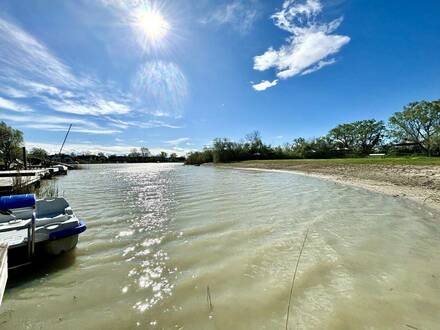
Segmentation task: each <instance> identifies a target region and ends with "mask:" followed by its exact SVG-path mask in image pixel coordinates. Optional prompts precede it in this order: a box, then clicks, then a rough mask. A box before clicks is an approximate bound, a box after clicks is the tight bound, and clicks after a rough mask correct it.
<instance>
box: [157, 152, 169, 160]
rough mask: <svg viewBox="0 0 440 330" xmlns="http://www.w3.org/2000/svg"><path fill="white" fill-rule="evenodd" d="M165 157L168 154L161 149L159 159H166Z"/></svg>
mask: <svg viewBox="0 0 440 330" xmlns="http://www.w3.org/2000/svg"><path fill="white" fill-rule="evenodd" d="M167 157H168V154H167V153H166V152H165V151H161V152H160V154H159V158H160V159H161V160H165V159H167Z"/></svg>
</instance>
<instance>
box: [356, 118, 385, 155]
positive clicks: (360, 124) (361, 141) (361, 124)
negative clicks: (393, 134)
mask: <svg viewBox="0 0 440 330" xmlns="http://www.w3.org/2000/svg"><path fill="white" fill-rule="evenodd" d="M353 125H354V127H355V136H356V140H355V146H356V148H357V150H358V151H359V152H360V153H361V154H363V155H368V154H369V153H371V152H372V151H373V150H374V148H375V147H376V146H378V145H379V143H380V141H381V140H382V138H383V136H384V133H385V124H384V122H383V121H382V120H379V121H377V120H375V119H368V120H360V121H356V122H354V123H353Z"/></svg>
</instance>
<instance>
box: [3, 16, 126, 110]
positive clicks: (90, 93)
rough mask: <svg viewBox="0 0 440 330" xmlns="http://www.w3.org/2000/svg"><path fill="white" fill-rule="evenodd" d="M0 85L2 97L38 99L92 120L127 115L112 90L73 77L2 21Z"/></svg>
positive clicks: (47, 52) (27, 36) (49, 54)
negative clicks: (96, 117)
mask: <svg viewBox="0 0 440 330" xmlns="http://www.w3.org/2000/svg"><path fill="white" fill-rule="evenodd" d="M0 82H1V84H2V85H3V86H4V87H3V88H1V89H0V91H2V92H3V93H4V94H5V96H9V97H18V98H38V99H39V100H40V101H42V102H43V103H45V104H46V105H47V106H48V107H50V108H51V109H53V110H55V111H60V112H67V113H75V114H81V115H93V116H99V115H102V114H122V113H128V112H130V107H129V106H128V105H127V104H125V103H124V99H123V98H122V97H121V96H120V94H121V93H120V92H118V91H117V90H115V89H114V86H112V88H109V87H107V86H106V85H105V84H102V83H101V82H99V81H97V80H96V79H92V78H90V77H88V76H85V75H78V74H74V73H73V71H72V69H71V68H70V67H69V66H68V65H67V64H65V63H63V62H62V61H61V60H59V59H58V58H57V57H56V56H55V55H54V54H53V53H52V52H51V51H50V50H49V49H48V48H47V47H46V46H45V45H44V44H42V43H41V42H39V41H38V40H37V39H35V38H34V37H33V36H31V35H30V34H28V33H27V32H26V31H25V30H23V29H22V28H21V27H19V26H18V25H15V24H13V23H11V22H10V21H8V20H6V19H5V18H3V17H0Z"/></svg>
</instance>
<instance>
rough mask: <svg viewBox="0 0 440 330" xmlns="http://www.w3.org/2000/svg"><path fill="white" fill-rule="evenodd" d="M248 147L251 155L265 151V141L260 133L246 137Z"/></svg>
mask: <svg viewBox="0 0 440 330" xmlns="http://www.w3.org/2000/svg"><path fill="white" fill-rule="evenodd" d="M245 140H246V146H245V147H247V148H249V152H250V153H253V154H255V153H261V152H262V151H263V149H264V144H263V140H262V139H261V134H260V132H259V131H253V132H251V133H249V134H246V136H245Z"/></svg>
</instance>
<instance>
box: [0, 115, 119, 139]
mask: <svg viewBox="0 0 440 330" xmlns="http://www.w3.org/2000/svg"><path fill="white" fill-rule="evenodd" d="M0 120H7V121H12V122H14V123H17V124H18V125H19V126H21V127H26V128H32V129H39V130H44V131H52V132H65V131H66V130H67V128H68V124H73V126H72V132H77V133H86V134H100V135H107V134H114V133H119V132H121V131H120V130H117V129H111V128H110V129H109V128H107V127H103V126H101V125H99V124H97V123H95V122H92V121H89V120H84V119H79V118H70V117H60V116H54V115H41V114H39V115H36V116H32V118H30V117H28V116H23V115H18V114H6V113H0Z"/></svg>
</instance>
